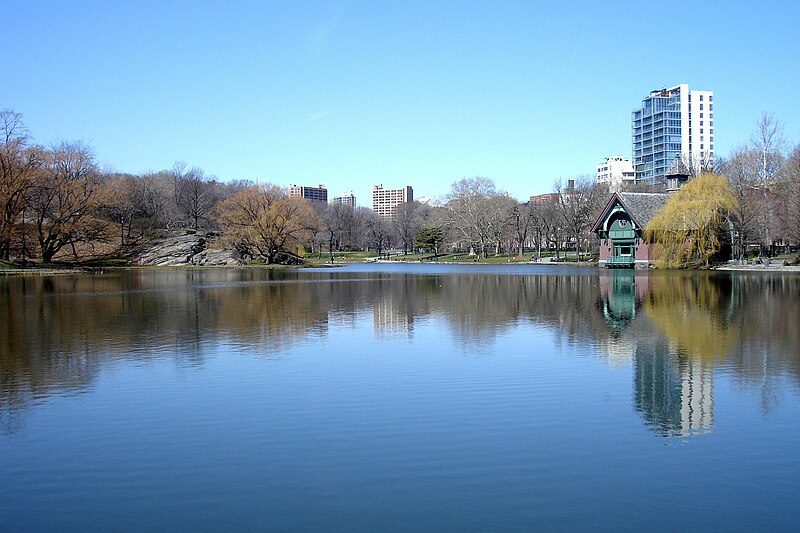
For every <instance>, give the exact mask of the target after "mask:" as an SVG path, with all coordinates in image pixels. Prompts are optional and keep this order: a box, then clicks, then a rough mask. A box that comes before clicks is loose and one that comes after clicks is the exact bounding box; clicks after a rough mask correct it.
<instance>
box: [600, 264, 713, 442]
mask: <svg viewBox="0 0 800 533" xmlns="http://www.w3.org/2000/svg"><path fill="white" fill-rule="evenodd" d="M658 287H659V284H658V283H656V284H653V283H652V279H651V277H650V276H648V275H641V274H640V275H636V273H635V272H632V271H613V272H609V273H608V274H607V275H602V276H601V277H600V280H599V288H600V295H599V297H598V302H597V308H598V309H599V310H600V312H601V313H602V315H603V319H604V320H605V322H606V325H607V326H608V329H609V330H610V332H611V336H610V338H608V339H607V340H606V342H605V346H604V348H605V350H606V352H607V353H608V355H609V360H610V361H611V362H615V363H620V362H621V361H631V362H632V365H633V382H634V383H633V388H634V391H633V398H634V408H635V409H636V410H637V411H639V412H640V413H641V414H642V417H643V418H644V420H645V422H646V423H647V424H648V425H649V426H651V427H652V428H653V430H654V431H655V432H656V433H658V434H661V435H665V436H688V435H696V434H698V433H704V432H707V431H710V430H711V429H712V428H713V425H714V397H713V392H714V380H713V369H712V366H711V363H710V362H708V361H707V360H705V359H703V358H702V357H691V356H687V355H686V354H685V353H683V352H682V349H681V347H680V345H679V344H678V343H676V342H674V341H673V340H672V339H670V337H669V336H668V335H666V334H664V335H658V334H655V332H654V329H655V328H654V326H653V325H652V324H651V323H648V322H649V320H648V317H647V314H646V313H642V312H641V311H642V307H643V306H642V302H643V301H644V300H645V299H646V300H647V302H648V306H649V307H648V309H652V306H653V305H657V302H659V301H660V300H659V298H658V297H655V298H654V297H653V296H654V294H653V292H654V291H656V290H657V288H658ZM672 311H673V312H678V311H679V310H677V309H673V310H672Z"/></svg>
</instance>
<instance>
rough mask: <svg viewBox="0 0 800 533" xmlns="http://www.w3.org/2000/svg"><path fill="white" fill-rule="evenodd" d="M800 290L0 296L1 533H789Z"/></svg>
mask: <svg viewBox="0 0 800 533" xmlns="http://www.w3.org/2000/svg"><path fill="white" fill-rule="evenodd" d="M799 295H800V277H797V276H786V275H783V276H781V275H774V276H770V275H752V274H747V275H740V274H722V273H720V274H713V273H709V274H700V273H691V274H687V273H636V275H635V276H634V275H633V274H632V273H619V272H617V273H611V272H599V271H595V270H591V269H570V268H560V267H559V268H548V267H545V266H541V265H537V266H529V265H525V266H520V267H471V266H469V267H462V266H452V267H445V266H419V265H402V266H400V265H398V266H387V267H383V266H381V267H375V266H353V267H349V268H346V269H334V270H290V271H265V270H247V269H243V270H167V271H163V270H160V271H159V270H143V271H133V272H119V273H111V274H107V275H102V276H60V277H53V278H39V277H36V278H12V279H0V316H2V317H3V321H2V323H0V472H2V473H3V479H4V482H3V483H2V484H0V529H2V530H25V531H30V530H43V529H95V528H101V529H159V530H163V529H176V528H177V529H192V530H194V529H199V530H218V529H232V528H237V529H239V528H248V529H280V530H286V529H313V530H319V529H337V530H341V529H347V530H377V529H380V530H386V529H395V530H409V529H451V530H453V529H455V530H465V529H480V530H487V529H489V530H531V529H534V530H538V529H570V530H581V529H583V530H598V529H599V530H626V529H630V530H642V529H648V530H650V529H656V530H658V529H670V530H675V529H686V528H688V529H725V530H736V529H738V530H745V529H754V528H758V529H792V526H793V525H796V524H797V523H798V518H797V516H796V515H795V502H796V500H797V497H798V496H800V461H798V459H797V455H796V450H797V449H800V448H799V447H798V444H800V429H798V426H797V424H796V421H797V420H798V419H800V417H798V415H799V414H800V392H799V390H800V387H798V377H799V376H800V357H799V356H798V346H800V328H798V324H800V305H799V304H798V296H799Z"/></svg>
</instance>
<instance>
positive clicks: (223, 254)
mask: <svg viewBox="0 0 800 533" xmlns="http://www.w3.org/2000/svg"><path fill="white" fill-rule="evenodd" d="M191 263H192V264H193V265H197V266H239V265H242V264H244V261H243V260H242V256H241V254H240V253H239V252H237V251H236V250H233V249H230V248H225V249H219V250H203V251H202V252H200V253H199V254H196V255H195V256H194V257H192V261H191Z"/></svg>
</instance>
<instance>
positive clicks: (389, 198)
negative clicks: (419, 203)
mask: <svg viewBox="0 0 800 533" xmlns="http://www.w3.org/2000/svg"><path fill="white" fill-rule="evenodd" d="M413 201H414V189H412V188H411V185H406V186H405V187H400V188H399V189H384V188H383V185H373V186H372V210H373V211H375V212H376V213H377V214H379V215H380V216H382V217H384V218H388V219H390V220H391V219H393V218H394V210H395V208H396V207H397V206H398V205H400V204H404V203H407V202H413Z"/></svg>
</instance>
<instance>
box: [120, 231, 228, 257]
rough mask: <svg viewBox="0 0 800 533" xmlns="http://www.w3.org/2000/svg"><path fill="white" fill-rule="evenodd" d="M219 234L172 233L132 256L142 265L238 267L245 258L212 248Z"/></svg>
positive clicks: (157, 238)
mask: <svg viewBox="0 0 800 533" xmlns="http://www.w3.org/2000/svg"><path fill="white" fill-rule="evenodd" d="M217 237H218V235H217V234H216V233H205V232H198V231H191V230H184V231H171V232H168V233H165V234H164V235H162V236H159V237H156V238H154V239H152V240H151V241H149V242H148V243H147V244H146V245H144V246H142V247H141V248H139V249H138V250H136V252H134V254H133V258H132V260H133V262H134V263H138V264H140V265H157V266H179V265H204V266H238V265H242V264H243V263H244V262H243V261H242V256H241V255H240V254H239V253H238V252H237V251H236V250H232V249H210V248H209V242H211V243H214V242H215V241H216V239H217Z"/></svg>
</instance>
